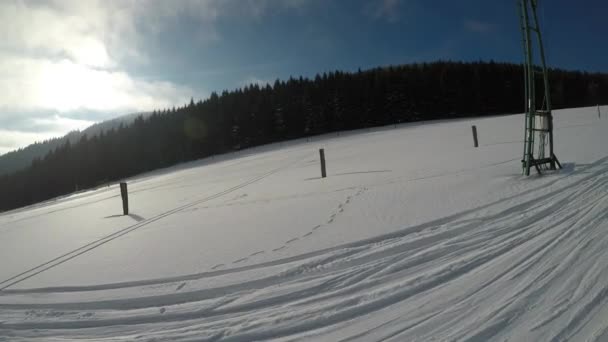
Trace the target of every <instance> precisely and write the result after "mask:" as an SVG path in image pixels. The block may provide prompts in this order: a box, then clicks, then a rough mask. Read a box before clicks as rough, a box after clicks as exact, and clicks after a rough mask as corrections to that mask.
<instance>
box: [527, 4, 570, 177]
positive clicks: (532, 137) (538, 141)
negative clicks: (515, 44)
mask: <svg viewBox="0 0 608 342" xmlns="http://www.w3.org/2000/svg"><path fill="white" fill-rule="evenodd" d="M518 2H519V11H520V19H521V29H522V34H523V43H524V56H525V59H524V78H525V99H526V103H525V109H526V110H525V112H526V124H525V139H524V155H523V159H522V161H521V162H522V168H523V174H524V175H526V176H529V175H530V169H531V168H532V167H534V168H536V171H537V172H538V173H542V171H543V170H555V169H556V167H559V168H560V169H561V165H560V163H559V161H558V160H557V157H556V156H555V153H554V150H553V115H552V114H551V91H550V88H549V75H548V71H547V65H546V63H545V51H544V49H543V41H542V37H541V33H540V26H539V23H538V15H537V14H536V10H537V8H538V0H518ZM535 46H536V49H537V50H538V56H535V53H534V52H535V48H534V47H535ZM535 57H536V58H535ZM540 76H542V82H540V80H539V79H538V78H540ZM537 88H542V94H543V95H542V96H543V100H542V101H537V99H536V95H537V94H539V93H541V89H537Z"/></svg>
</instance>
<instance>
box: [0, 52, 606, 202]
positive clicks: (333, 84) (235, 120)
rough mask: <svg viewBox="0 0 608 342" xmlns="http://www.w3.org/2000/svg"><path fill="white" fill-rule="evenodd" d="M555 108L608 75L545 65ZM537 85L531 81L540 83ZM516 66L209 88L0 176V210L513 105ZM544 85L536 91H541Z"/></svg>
mask: <svg viewBox="0 0 608 342" xmlns="http://www.w3.org/2000/svg"><path fill="white" fill-rule="evenodd" d="M550 78H551V80H550V82H551V85H552V89H551V94H552V101H553V107H554V108H567V107H581V106H590V105H596V104H598V103H601V104H604V103H608V74H601V73H586V72H579V71H564V70H558V69H553V70H551V71H550ZM538 81H539V86H538V87H537V89H540V88H541V87H540V82H541V80H540V79H539V80H538ZM523 87H524V84H523V71H522V68H521V66H520V65H516V64H509V63H495V62H487V63H485V62H473V63H463V62H443V61H441V62H434V63H421V64H410V65H401V66H390V67H383V68H376V69H371V70H366V71H358V72H354V73H348V72H340V71H336V72H330V73H323V74H322V75H317V76H316V77H314V78H313V79H307V78H302V77H300V78H290V79H289V80H287V81H279V80H277V81H275V82H274V84H273V85H266V86H260V85H257V84H253V85H250V86H247V87H245V88H243V89H236V90H233V91H224V92H222V93H221V94H217V93H212V94H211V96H210V97H209V98H208V99H206V100H204V101H198V102H194V101H191V102H190V103H189V104H187V105H185V106H183V107H180V108H172V109H163V110H157V111H154V113H153V114H152V115H150V116H149V117H147V118H146V119H144V118H143V117H140V118H137V119H136V120H135V121H134V122H133V123H132V124H130V125H121V126H120V127H118V128H116V129H110V130H108V131H105V132H102V133H101V134H99V135H95V136H93V137H88V136H87V135H84V136H82V137H81V138H80V139H79V140H78V141H77V142H70V141H69V140H67V142H66V143H65V144H63V145H61V146H59V147H57V148H55V149H54V150H53V151H51V152H49V153H48V154H47V155H46V156H45V157H44V158H37V159H35V160H34V161H33V162H32V164H31V166H30V167H28V168H26V169H23V170H20V171H17V172H14V173H11V174H8V175H4V176H0V193H2V196H0V211H3V210H9V209H13V208H18V207H22V206H25V205H29V204H33V203H37V202H40V201H44V200H47V199H51V198H53V197H56V196H59V195H64V194H68V193H70V192H73V191H75V190H77V189H84V188H91V187H94V186H97V185H100V184H103V183H106V182H113V181H117V180H120V179H122V178H125V177H129V176H133V175H136V174H138V173H141V172H145V171H150V170H154V169H158V168H162V167H167V166H170V165H174V164H177V163H180V162H185V161H190V160H194V159H198V158H203V157H207V156H210V155H216V154H221V153H226V152H230V151H234V150H239V149H243V148H248V147H252V146H257V145H262V144H267V143H272V142H277V141H282V140H288V139H296V138H301V137H307V136H312V135H318V134H323V133H328V132H335V131H341V130H352V129H358V128H365V127H372V126H382V125H388V124H394V123H403V122H413V121H420V120H433V119H450V118H459V117H467V116H482V115H495V114H506V113H518V112H522V111H523V107H524V98H523V93H524V89H523ZM540 97H542V94H540V93H539V98H540Z"/></svg>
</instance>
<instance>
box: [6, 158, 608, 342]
mask: <svg viewBox="0 0 608 342" xmlns="http://www.w3.org/2000/svg"><path fill="white" fill-rule="evenodd" d="M553 177H555V179H554V180H553V181H551V182H550V183H549V185H548V186H544V187H538V188H535V189H531V190H526V191H523V192H521V193H519V194H517V195H516V196H512V197H508V198H504V199H502V200H499V201H496V202H494V203H489V204H486V205H484V206H481V207H478V208H475V209H473V210H468V211H466V212H462V213H459V214H455V215H451V216H449V217H445V218H442V219H438V220H435V221H432V222H428V223H425V224H421V225H418V226H413V227H409V228H406V229H403V230H401V231H399V232H396V233H392V234H388V235H384V236H380V237H376V238H372V239H367V240H364V241H359V242H356V243H350V244H347V245H343V246H337V247H333V248H329V249H325V250H321V251H316V252H311V253H307V254H304V255H301V256H298V257H291V258H286V259H282V260H276V261H273V262H269V263H265V264H257V265H249V266H244V267H242V268H233V269H226V270H221V271H216V272H207V273H201V274H194V275H189V276H184V277H182V279H178V278H168V279H158V280H152V281H147V282H144V283H137V282H134V283H123V284H108V285H98V286H89V287H65V288H42V289H25V290H18V289H17V290H11V289H7V290H4V291H2V292H0V303H3V304H0V336H6V337H8V338H9V339H15V340H18V339H27V340H36V339H38V340H47V339H49V338H52V337H56V336H65V337H70V336H71V337H72V338H77V337H78V336H81V335H82V334H86V335H87V336H90V337H92V338H98V339H113V338H119V337H121V336H122V337H127V339H133V340H139V339H143V340H154V339H158V340H208V341H215V340H219V339H221V340H225V341H251V340H268V339H275V338H283V339H286V340H290V339H293V340H298V339H302V338H320V339H324V340H345V341H346V340H348V341H352V340H360V341H367V340H392V341H402V340H413V339H417V340H421V341H424V340H431V339H435V340H458V341H460V340H466V341H487V340H504V339H507V338H509V340H540V339H542V340H556V341H558V340H568V339H571V338H573V337H576V336H578V335H577V334H582V333H584V334H585V336H593V337H594V339H595V340H598V341H601V340H602V338H605V337H606V328H607V324H606V323H605V320H603V319H604V318H605V317H606V316H605V315H606V308H605V305H604V304H606V301H607V299H608V282H606V280H607V279H608V265H606V264H605V263H603V262H602V260H606V258H608V237H607V236H606V234H605V229H606V228H608V225H607V224H606V221H607V219H608V198H607V196H608V158H604V159H601V160H598V161H597V162H595V163H593V164H590V165H587V166H585V167H582V168H580V169H579V170H577V172H576V173H570V174H566V175H563V174H560V175H555V176H553ZM362 191H363V190H362V189H361V190H359V191H358V192H357V193H360V192H362ZM354 197H356V194H355V195H352V196H348V197H347V199H346V200H345V201H344V202H343V204H340V205H339V209H341V208H343V207H344V205H345V204H348V203H349V202H350V201H352V200H353V198H354ZM339 209H338V210H337V212H339V211H340V210H339ZM334 214H337V213H334ZM332 215H333V214H332ZM334 218H335V217H334ZM328 223H330V222H328ZM314 228H315V229H319V228H322V225H319V226H316V227H314ZM313 231H314V230H313ZM293 242H294V241H292V243H293ZM286 243H289V241H288V242H286ZM258 253H260V254H261V251H260V252H258ZM258 253H254V254H258ZM238 262H240V261H239V260H236V261H235V263H238ZM221 266H223V265H217V267H216V268H219V267H221ZM279 266H280V267H279ZM252 270H253V271H266V272H260V275H259V276H257V277H256V276H255V275H252V274H250V273H247V272H251V271H252ZM239 273H244V274H245V273H247V275H246V276H245V277H244V278H245V279H247V280H245V281H242V282H238V283H236V284H226V285H223V286H218V287H212V286H211V287H209V286H207V285H206V284H213V283H214V282H213V281H212V280H213V279H215V278H222V277H226V276H235V275H237V276H238V275H239ZM163 284H167V285H171V286H177V288H175V287H174V292H173V293H164V294H158V295H153V296H148V297H133V298H124V299H112V298H111V296H110V295H109V294H105V291H116V290H121V289H126V290H132V289H134V288H138V287H141V288H145V287H150V286H158V285H163ZM186 284H189V286H188V289H187V290H184V287H185V286H186ZM25 295H27V296H40V297H41V298H42V299H43V300H42V301H41V302H39V303H36V304H27V303H25V304H24V303H19V297H21V296H25ZM81 298H87V300H80V299H81ZM11 302H14V303H12V304H11ZM547 303H551V305H547ZM376 312H382V317H383V319H382V320H381V321H378V322H376V321H375V320H374V319H373V317H374V316H370V314H371V313H376ZM598 320H600V321H601V323H600V324H591V323H593V322H595V321H598ZM602 320H603V321H602ZM345 325H348V326H349V329H348V330H347V332H344V331H342V330H341V329H340V328H342V327H344V326H345ZM597 326H599V327H600V328H601V329H600V328H596V329H597V330H596V331H587V330H586V329H593V328H594V327H597ZM531 337H532V338H531ZM530 338H531V339H530Z"/></svg>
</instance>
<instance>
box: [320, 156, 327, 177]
mask: <svg viewBox="0 0 608 342" xmlns="http://www.w3.org/2000/svg"><path fill="white" fill-rule="evenodd" d="M319 157H321V177H322V178H325V177H327V172H326V171H325V150H324V149H320V150H319Z"/></svg>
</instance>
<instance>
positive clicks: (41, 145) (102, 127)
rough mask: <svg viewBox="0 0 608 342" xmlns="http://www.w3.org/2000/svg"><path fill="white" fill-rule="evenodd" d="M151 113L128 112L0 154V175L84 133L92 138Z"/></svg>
mask: <svg viewBox="0 0 608 342" xmlns="http://www.w3.org/2000/svg"><path fill="white" fill-rule="evenodd" d="M150 114H151V113H131V114H126V115H123V116H119V117H117V118H114V119H110V120H106V121H102V122H98V123H95V124H93V125H91V126H89V127H88V128H86V129H84V130H83V131H72V132H69V133H68V134H66V135H64V136H63V137H58V138H53V139H49V140H45V141H43V142H36V143H34V144H31V145H29V146H27V147H24V148H20V149H18V150H15V151H12V152H8V153H6V154H4V155H1V156H0V176H1V175H5V174H9V173H13V172H15V171H19V170H22V169H25V168H26V167H28V166H30V165H31V164H32V161H33V160H34V159H36V158H43V157H44V156H45V155H47V154H48V153H49V152H50V151H52V150H54V149H56V148H57V147H59V146H61V145H63V144H65V143H66V141H68V140H69V141H70V143H76V142H77V141H78V140H80V138H82V136H84V135H86V136H87V137H89V138H90V137H93V136H96V135H99V134H101V133H102V132H106V131H109V130H111V129H116V128H118V127H120V125H121V124H122V125H124V126H128V125H130V124H131V123H133V121H135V119H136V118H137V117H138V116H143V117H144V118H146V117H148V116H149V115H150Z"/></svg>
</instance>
